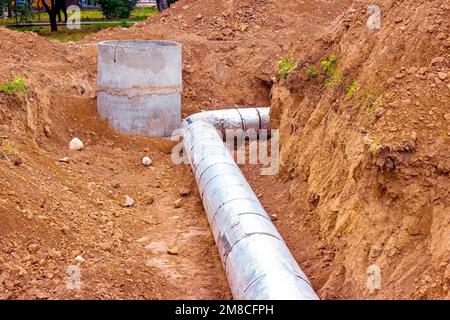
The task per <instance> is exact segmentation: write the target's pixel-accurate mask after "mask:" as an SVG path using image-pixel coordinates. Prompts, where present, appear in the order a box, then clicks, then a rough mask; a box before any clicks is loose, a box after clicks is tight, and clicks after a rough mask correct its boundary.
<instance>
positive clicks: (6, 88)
mask: <svg viewBox="0 0 450 320" xmlns="http://www.w3.org/2000/svg"><path fill="white" fill-rule="evenodd" d="M26 88H27V86H26V83H25V78H23V77H14V78H13V79H12V80H11V81H9V82H5V83H0V92H3V93H4V94H7V95H9V96H11V95H18V94H21V93H23V92H25V90H26Z"/></svg>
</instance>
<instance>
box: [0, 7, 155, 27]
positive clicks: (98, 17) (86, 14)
mask: <svg viewBox="0 0 450 320" xmlns="http://www.w3.org/2000/svg"><path fill="white" fill-rule="evenodd" d="M157 13H158V10H157V9H156V7H140V8H136V9H135V10H134V11H133V12H132V13H131V16H130V17H129V18H127V19H119V20H114V21H142V20H145V19H147V18H148V17H150V16H153V15H155V14H157ZM81 21H82V22H83V21H91V22H95V21H107V20H106V19H105V17H104V16H103V14H102V12H101V11H100V10H97V9H84V10H81ZM29 22H49V19H48V14H47V12H45V10H44V11H42V12H41V13H40V14H38V13H35V14H34V15H33V17H32V18H31V19H30V21H29ZM15 23H16V19H15V18H8V19H0V25H7V24H15Z"/></svg>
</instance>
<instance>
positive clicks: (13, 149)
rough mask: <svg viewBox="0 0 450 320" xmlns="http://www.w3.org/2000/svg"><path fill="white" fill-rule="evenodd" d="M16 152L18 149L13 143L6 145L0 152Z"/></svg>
mask: <svg viewBox="0 0 450 320" xmlns="http://www.w3.org/2000/svg"><path fill="white" fill-rule="evenodd" d="M16 152H17V151H16V149H15V148H14V147H13V146H12V145H11V144H7V145H4V146H3V147H2V148H1V149H0V154H1V155H4V156H11V155H13V154H16Z"/></svg>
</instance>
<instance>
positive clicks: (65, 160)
mask: <svg viewBox="0 0 450 320" xmlns="http://www.w3.org/2000/svg"><path fill="white" fill-rule="evenodd" d="M58 161H59V162H64V163H69V157H63V158H61V159H58Z"/></svg>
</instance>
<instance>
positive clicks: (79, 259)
mask: <svg viewBox="0 0 450 320" xmlns="http://www.w3.org/2000/svg"><path fill="white" fill-rule="evenodd" d="M74 260H75V262H78V263H83V262H84V261H86V260H84V258H83V257H82V256H76V257H75V259H74Z"/></svg>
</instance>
